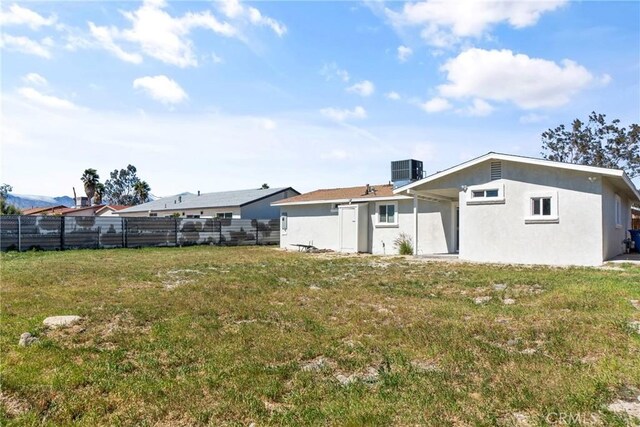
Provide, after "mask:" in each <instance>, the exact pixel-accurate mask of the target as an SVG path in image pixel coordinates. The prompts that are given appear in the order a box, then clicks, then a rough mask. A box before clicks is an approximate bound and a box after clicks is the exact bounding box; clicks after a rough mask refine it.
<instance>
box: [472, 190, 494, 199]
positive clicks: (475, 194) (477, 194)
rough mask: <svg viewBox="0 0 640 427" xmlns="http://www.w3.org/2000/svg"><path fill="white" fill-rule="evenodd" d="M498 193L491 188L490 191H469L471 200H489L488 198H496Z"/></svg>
mask: <svg viewBox="0 0 640 427" xmlns="http://www.w3.org/2000/svg"><path fill="white" fill-rule="evenodd" d="M499 193H500V192H499V191H498V189H497V188H492V189H490V190H472V191H471V198H472V199H478V198H483V199H486V198H489V197H498V194H499Z"/></svg>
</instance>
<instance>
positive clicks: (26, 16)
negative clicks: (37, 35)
mask: <svg viewBox="0 0 640 427" xmlns="http://www.w3.org/2000/svg"><path fill="white" fill-rule="evenodd" d="M56 20H57V18H56V16H55V15H51V16H49V17H48V18H45V17H44V16H42V15H40V14H39V13H37V12H34V11H32V10H31V9H27V8H25V7H22V6H19V5H17V4H12V5H11V6H10V7H9V9H8V10H3V11H0V25H2V26H9V25H27V26H29V27H30V28H31V29H32V30H38V29H40V27H47V26H50V25H53V24H55V23H56Z"/></svg>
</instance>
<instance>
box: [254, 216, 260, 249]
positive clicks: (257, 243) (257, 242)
mask: <svg viewBox="0 0 640 427" xmlns="http://www.w3.org/2000/svg"><path fill="white" fill-rule="evenodd" d="M255 221H256V246H257V245H259V244H260V242H259V241H258V220H257V219H256V220H255Z"/></svg>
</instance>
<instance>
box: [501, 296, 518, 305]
mask: <svg viewBox="0 0 640 427" xmlns="http://www.w3.org/2000/svg"><path fill="white" fill-rule="evenodd" d="M502 303H503V304H504V305H513V304H515V303H516V300H514V299H513V298H505V299H503V300H502Z"/></svg>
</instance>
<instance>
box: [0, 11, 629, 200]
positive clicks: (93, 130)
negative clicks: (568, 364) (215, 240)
mask: <svg viewBox="0 0 640 427" xmlns="http://www.w3.org/2000/svg"><path fill="white" fill-rule="evenodd" d="M1 13H2V14H1V16H0V22H1V23H2V39H1V46H2V47H1V49H2V64H1V67H2V79H1V80H2V81H1V93H2V175H1V179H2V181H3V182H7V183H10V184H12V185H13V187H14V192H15V193H18V194H44V195H50V196H54V195H62V194H67V195H68V194H71V187H72V186H75V187H76V189H78V188H79V187H81V183H80V181H79V177H80V175H81V174H82V171H83V170H84V169H85V168H88V167H93V168H96V169H98V172H99V173H100V175H101V177H102V178H103V179H106V178H107V177H108V173H109V171H111V170H113V169H116V168H118V169H119V168H122V167H125V166H126V165H127V164H129V163H131V164H134V165H135V166H136V167H137V168H138V171H139V175H140V176H141V177H142V178H143V179H145V180H147V181H148V182H149V184H150V185H151V188H152V193H153V194H156V195H159V196H164V195H169V194H175V193H178V192H183V191H192V192H195V191H197V190H201V191H204V192H208V191H217V190H227V189H240V188H252V187H257V186H260V185H261V184H262V183H263V182H267V183H269V184H270V185H271V186H293V187H294V188H296V189H298V190H300V191H309V190H313V189H316V188H327V187H334V186H351V185H363V184H366V183H371V184H377V183H384V182H386V181H388V180H389V162H390V161H391V160H399V159H404V158H417V159H420V160H423V161H424V162H425V169H426V171H427V172H428V173H433V172H436V171H438V170H441V169H444V168H447V167H449V166H452V165H455V164H457V163H460V162H462V161H465V160H468V159H469V158H472V157H475V156H478V155H481V154H484V153H486V152H488V151H499V152H506V153H512V154H523V155H530V156H538V155H539V153H540V134H541V133H542V132H543V131H544V130H546V129H547V128H549V127H555V126H556V125H558V124H560V123H569V122H570V121H571V120H573V119H574V118H586V117H587V116H588V114H589V112H591V111H592V110H595V111H598V112H601V113H605V114H607V116H608V117H609V118H619V119H620V120H621V121H622V123H623V124H626V125H628V124H630V123H637V122H638V120H639V118H640V3H638V2H591V1H588V2H566V1H562V0H548V1H542V2H501V1H496V2H479V1H462V2H434V1H424V2H407V3H404V2H346V1H345V2H338V1H333V2H320V1H315V2H295V1H282V2H239V1H237V0H228V1H221V2H213V1H198V2H189V1H179V2H177V1H176V2H165V1H161V0H150V1H146V2H113V1H109V2H99V1H87V2H71V1H67V2H53V1H49V2H31V1H29V2H27V1H18V2H15V3H14V2H7V1H5V2H3V3H2V12H1Z"/></svg>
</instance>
